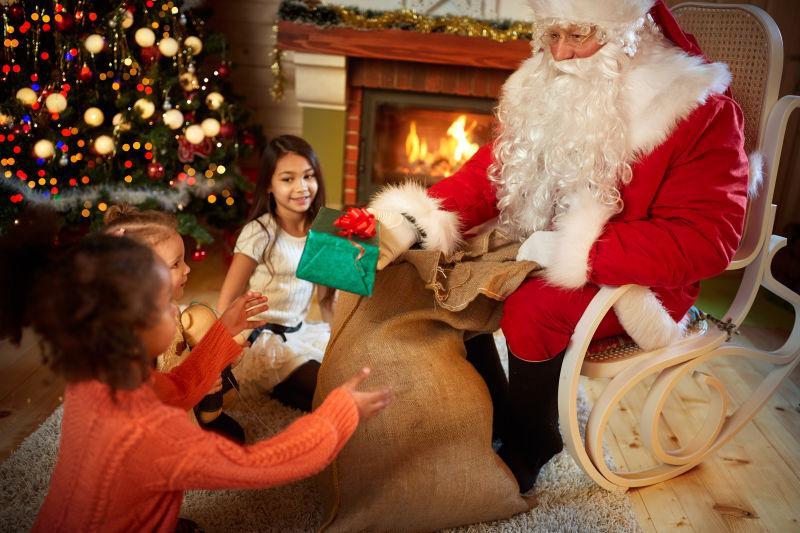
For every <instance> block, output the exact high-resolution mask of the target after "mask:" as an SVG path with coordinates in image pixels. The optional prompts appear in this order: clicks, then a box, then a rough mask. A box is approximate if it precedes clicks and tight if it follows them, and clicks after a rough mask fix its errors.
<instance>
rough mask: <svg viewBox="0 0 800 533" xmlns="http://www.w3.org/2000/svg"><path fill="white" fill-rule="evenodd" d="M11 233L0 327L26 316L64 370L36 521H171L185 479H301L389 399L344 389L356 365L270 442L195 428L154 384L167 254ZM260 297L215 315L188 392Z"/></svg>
mask: <svg viewBox="0 0 800 533" xmlns="http://www.w3.org/2000/svg"><path fill="white" fill-rule="evenodd" d="M17 228H19V229H23V228H25V226H24V223H21V224H20V225H19V226H17ZM23 231H25V233H21V232H19V231H17V232H11V233H9V234H7V235H5V236H4V237H3V239H2V241H0V258H2V261H0V282H2V283H3V286H5V287H10V294H8V296H11V298H3V299H2V304H0V337H3V338H11V339H12V340H17V341H18V340H19V337H20V333H21V329H22V327H24V326H27V325H30V326H32V327H33V328H34V329H35V330H36V331H37V333H38V334H39V335H40V336H41V337H42V338H43V339H44V340H45V341H46V344H47V347H48V350H47V354H46V355H47V358H48V360H49V364H50V366H51V367H52V369H53V370H54V371H55V372H57V373H58V374H60V375H62V376H63V377H64V378H65V380H66V381H67V388H66V392H65V397H64V416H63V421H62V431H61V442H60V447H59V453H58V461H57V463H56V467H55V470H54V472H53V475H52V478H51V480H50V489H49V492H48V495H47V498H46V499H45V502H44V505H43V506H42V509H41V511H40V512H39V515H38V517H37V519H36V523H35V524H34V527H33V530H34V531H98V530H103V531H133V530H143V531H174V529H175V526H176V523H177V520H178V512H179V509H180V505H181V501H182V499H183V492H184V491H185V490H187V489H194V488H197V489H213V488H255V487H269V486H274V485H278V484H282V483H289V482H291V481H295V480H298V479H301V478H304V477H306V476H310V475H312V474H314V473H316V472H318V471H320V470H321V469H322V468H324V467H325V466H326V465H327V464H328V463H330V461H331V460H332V459H333V458H334V457H335V455H336V454H337V453H338V451H339V450H340V449H341V448H342V446H343V445H344V444H345V442H347V439H348V438H349V437H350V435H351V434H352V433H353V431H354V430H355V428H356V425H357V424H358V421H359V419H362V420H363V419H366V418H369V417H370V416H372V415H374V414H375V413H377V412H378V411H380V410H381V409H383V408H384V407H385V406H386V405H387V404H388V402H389V401H390V394H389V392H388V391H387V390H383V391H378V392H358V391H356V387H357V385H358V384H359V383H361V382H362V381H363V380H364V379H365V377H366V376H367V374H368V369H363V370H362V371H361V372H360V373H359V374H357V375H356V376H354V377H353V378H352V379H351V380H349V381H348V382H347V383H345V384H344V385H343V386H342V387H340V388H338V389H336V390H334V391H333V392H332V393H331V394H330V395H329V396H328V398H327V399H326V400H325V401H324V402H323V403H322V405H320V406H319V408H318V409H316V410H315V411H314V412H313V413H311V414H309V415H306V416H304V417H302V418H300V419H298V420H297V421H295V422H294V423H293V424H292V425H290V426H289V427H288V428H286V429H285V430H284V431H283V432H282V433H280V434H278V435H277V436H275V437H273V438H271V439H268V440H264V441H261V442H258V443H256V444H253V445H250V446H240V445H238V444H236V443H234V442H232V441H230V440H229V439H226V438H224V437H221V436H218V435H216V434H213V433H208V432H205V431H203V430H201V429H200V428H198V427H197V426H196V425H194V424H193V423H192V422H190V421H189V420H188V419H187V417H186V414H185V412H184V411H182V410H181V409H179V408H175V407H172V406H168V405H166V404H164V403H162V402H161V401H160V400H159V399H158V398H157V397H156V394H155V392H154V390H153V379H152V376H153V374H152V373H151V368H152V364H153V359H154V358H155V357H156V356H157V355H158V354H160V353H161V352H163V351H164V350H165V349H166V346H167V345H168V344H169V343H170V342H171V341H172V339H173V334H174V327H175V323H174V315H173V309H172V305H171V298H170V296H171V290H170V283H169V272H168V270H167V267H166V265H164V264H163V262H162V261H160V260H159V259H158V258H157V257H156V256H155V255H154V254H153V252H152V251H151V250H150V249H149V248H147V247H146V246H144V245H142V244H139V243H137V242H135V241H133V240H131V239H128V238H125V237H114V236H107V235H96V236H90V237H87V238H84V239H83V240H81V241H80V242H78V243H77V244H76V245H74V246H72V247H71V248H70V249H69V250H67V251H66V252H59V253H58V254H57V255H58V256H59V257H58V258H56V259H55V260H54V259H53V257H55V255H56V254H54V252H53V250H52V247H51V246H49V243H51V242H52V234H51V235H49V236H46V238H44V240H41V239H40V241H39V243H38V245H35V243H33V242H32V241H31V238H32V237H33V236H35V235H36V234H35V232H32V231H31V230H30V228H25V229H24V230H23ZM23 241H25V242H23ZM11 293H13V294H11ZM109 302H112V303H111V304H109ZM263 308H264V302H263V298H261V297H260V295H257V294H253V293H248V294H246V295H243V296H242V297H240V298H238V299H237V300H236V301H235V302H234V304H233V305H232V306H231V307H230V308H229V309H228V310H226V312H225V313H224V314H223V316H222V317H221V318H220V320H219V321H218V322H217V324H215V326H214V328H217V329H220V328H222V329H223V330H225V332H226V333H225V334H222V333H221V332H217V333H213V332H210V333H209V334H215V339H216V341H215V342H216V346H215V347H214V348H215V349H214V350H213V351H212V352H214V353H218V354H220V355H219V356H218V357H217V358H211V359H210V360H208V361H205V360H204V364H205V365H206V366H208V367H213V368H206V369H205V370H206V371H205V372H202V375H204V376H206V377H205V379H204V380H199V383H198V384H197V385H196V386H195V387H194V389H195V390H200V391H207V390H208V389H209V388H210V387H211V385H212V384H213V381H214V380H215V379H216V376H217V375H218V374H219V372H220V371H221V370H222V368H224V366H225V365H227V364H229V363H230V361H231V360H232V359H233V358H234V357H235V356H236V355H237V354H238V353H239V350H240V349H241V348H240V347H239V346H238V345H237V344H236V343H235V342H234V341H233V339H232V334H236V333H238V332H239V331H241V330H242V329H243V328H245V327H247V326H249V327H252V325H251V324H247V323H248V318H249V317H251V316H254V315H255V314H257V313H259V312H262V311H263ZM214 328H212V330H213V329H214ZM215 372H216V374H215Z"/></svg>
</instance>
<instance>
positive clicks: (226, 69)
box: [217, 63, 231, 78]
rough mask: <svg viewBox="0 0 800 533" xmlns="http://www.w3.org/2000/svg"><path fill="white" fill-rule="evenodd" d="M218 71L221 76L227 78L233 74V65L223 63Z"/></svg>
mask: <svg viewBox="0 0 800 533" xmlns="http://www.w3.org/2000/svg"><path fill="white" fill-rule="evenodd" d="M217 73H218V74H219V77H220V78H227V77H228V76H230V75H231V67H230V66H229V65H227V64H226V63H223V64H221V65H220V66H219V67H217Z"/></svg>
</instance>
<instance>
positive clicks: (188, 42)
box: [183, 35, 203, 56]
mask: <svg viewBox="0 0 800 533" xmlns="http://www.w3.org/2000/svg"><path fill="white" fill-rule="evenodd" d="M183 44H184V46H186V47H188V48H189V49H190V50H191V51H192V55H193V56H196V55H197V54H199V53H200V52H202V51H203V41H201V40H200V37H195V36H194V35H190V36H189V37H187V38H186V39H184V40H183Z"/></svg>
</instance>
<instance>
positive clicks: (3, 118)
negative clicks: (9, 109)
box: [0, 113, 11, 126]
mask: <svg viewBox="0 0 800 533" xmlns="http://www.w3.org/2000/svg"><path fill="white" fill-rule="evenodd" d="M9 122H11V117H9V116H8V115H6V114H4V113H0V126H5V125H6V124H8V123H9Z"/></svg>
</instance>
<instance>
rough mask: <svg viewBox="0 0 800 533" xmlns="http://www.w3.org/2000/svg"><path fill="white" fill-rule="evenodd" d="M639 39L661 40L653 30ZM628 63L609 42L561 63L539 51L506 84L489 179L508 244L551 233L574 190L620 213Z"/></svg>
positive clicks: (629, 157) (626, 150) (626, 151)
mask: <svg viewBox="0 0 800 533" xmlns="http://www.w3.org/2000/svg"><path fill="white" fill-rule="evenodd" d="M645 35H646V37H645V38H646V39H648V40H649V39H651V38H652V39H660V38H662V37H661V36H660V34H658V31H657V29H655V28H654V27H650V29H649V30H648V31H646V32H645ZM629 62H630V58H629V57H628V56H627V54H626V53H625V51H624V50H623V47H622V45H620V44H619V43H615V42H610V43H607V44H606V45H604V46H603V47H602V48H600V50H598V51H597V52H596V53H595V54H594V55H592V56H590V57H587V58H583V59H571V60H566V61H555V60H554V59H553V58H552V55H551V54H550V51H549V49H545V50H544V51H543V52H542V53H537V54H535V55H534V56H533V57H531V58H530V59H528V60H527V61H526V62H525V63H524V64H523V66H522V67H521V68H520V69H519V70H518V71H517V72H515V73H514V74H513V75H512V76H511V77H510V78H509V81H508V82H507V83H506V85H505V86H504V87H503V94H502V95H501V98H500V103H499V106H498V110H497V116H498V123H499V126H498V136H497V140H496V141H495V144H494V148H493V153H494V161H495V162H494V163H493V164H492V165H491V166H490V168H489V179H490V180H492V182H493V183H494V185H495V189H496V191H497V200H498V208H499V210H500V217H499V220H500V224H501V226H502V227H503V228H504V229H505V231H507V232H508V233H509V235H510V236H511V237H513V238H516V239H519V240H522V239H525V238H526V237H527V236H528V235H530V233H532V232H533V231H537V230H546V229H550V228H551V227H552V226H553V225H554V224H555V223H556V222H557V220H558V217H559V216H560V215H561V214H563V213H564V212H565V211H566V209H567V208H568V206H567V205H566V201H567V198H568V197H569V195H570V193H571V192H573V191H575V190H577V189H581V188H585V189H588V190H590V191H591V193H592V194H593V195H594V197H595V198H596V199H597V201H598V202H599V203H600V204H601V205H605V206H608V207H610V208H613V211H614V212H618V211H619V210H620V209H621V208H622V201H621V198H620V193H619V186H620V185H622V184H626V183H628V182H629V181H630V179H631V176H632V171H631V166H630V165H631V162H632V161H633V158H634V157H633V153H632V150H631V149H630V147H629V145H628V143H627V142H626V137H627V135H626V134H627V131H626V117H624V116H623V112H622V110H621V109H622V108H621V106H620V105H619V101H618V98H619V92H620V91H621V90H622V86H621V82H620V74H621V73H622V72H624V70H625V69H626V68H627V66H628V64H629Z"/></svg>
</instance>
